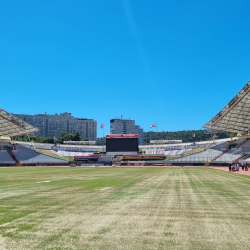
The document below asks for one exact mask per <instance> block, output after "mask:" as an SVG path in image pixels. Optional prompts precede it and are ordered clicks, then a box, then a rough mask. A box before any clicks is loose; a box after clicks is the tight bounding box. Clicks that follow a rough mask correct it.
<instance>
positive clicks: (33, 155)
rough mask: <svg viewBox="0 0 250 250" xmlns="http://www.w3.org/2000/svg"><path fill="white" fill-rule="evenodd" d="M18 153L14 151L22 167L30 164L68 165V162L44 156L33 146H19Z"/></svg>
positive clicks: (17, 146)
mask: <svg viewBox="0 0 250 250" xmlns="http://www.w3.org/2000/svg"><path fill="white" fill-rule="evenodd" d="M16 148H17V151H13V153H14V155H15V157H16V159H17V160H18V162H21V163H22V165H29V164H31V165H32V164H66V163H68V162H67V161H64V160H61V159H56V158H52V157H50V156H46V155H43V154H39V153H37V152H36V151H35V150H34V148H33V146H30V145H27V144H17V145H16Z"/></svg>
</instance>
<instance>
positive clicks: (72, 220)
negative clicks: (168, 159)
mask: <svg viewBox="0 0 250 250" xmlns="http://www.w3.org/2000/svg"><path fill="white" fill-rule="evenodd" d="M0 176H1V181H0V190H1V191H0V249H1V250H4V249H11V250H12V249H27V250H29V249H32V250H33V249H58V250H59V249H70V250H72V249H78V250H80V249H102V250H105V249H201V250H202V249H250V247H249V246H250V237H249V223H250V215H249V212H248V209H249V205H250V177H248V176H244V175H240V174H235V173H229V172H224V171H220V170H215V169H210V168H186V167H184V168H178V167H176V168H174V167H173V168H2V169H1V168H0Z"/></svg>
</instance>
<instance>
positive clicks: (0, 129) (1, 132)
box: [0, 108, 39, 137]
mask: <svg viewBox="0 0 250 250" xmlns="http://www.w3.org/2000/svg"><path fill="white" fill-rule="evenodd" d="M38 131H39V129H38V128H36V127H34V126H32V125H30V124H29V123H27V122H24V121H23V120H21V119H19V118H17V117H15V116H14V115H12V114H10V113H8V112H7V111H5V110H3V109H1V108H0V137H4V136H9V137H12V136H18V135H24V134H31V133H35V132H38Z"/></svg>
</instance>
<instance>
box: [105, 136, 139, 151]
mask: <svg viewBox="0 0 250 250" xmlns="http://www.w3.org/2000/svg"><path fill="white" fill-rule="evenodd" d="M132 151H136V152H138V151H139V147H138V138H112V139H111V138H106V152H132Z"/></svg>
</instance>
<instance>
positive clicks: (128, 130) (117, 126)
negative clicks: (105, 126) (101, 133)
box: [110, 117, 144, 145]
mask: <svg viewBox="0 0 250 250" xmlns="http://www.w3.org/2000/svg"><path fill="white" fill-rule="evenodd" d="M110 134H139V145H143V139H144V138H143V129H142V128H141V127H140V126H139V125H135V120H130V119H122V117H121V118H115V119H111V120H110Z"/></svg>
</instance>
